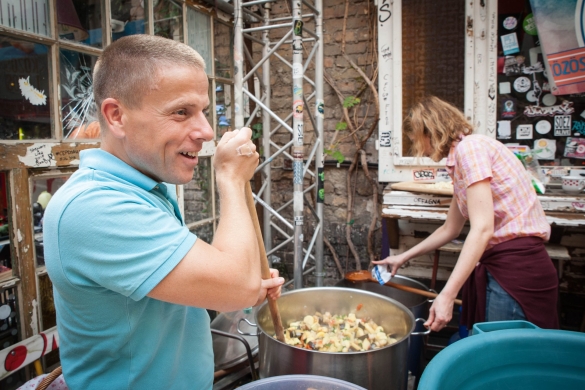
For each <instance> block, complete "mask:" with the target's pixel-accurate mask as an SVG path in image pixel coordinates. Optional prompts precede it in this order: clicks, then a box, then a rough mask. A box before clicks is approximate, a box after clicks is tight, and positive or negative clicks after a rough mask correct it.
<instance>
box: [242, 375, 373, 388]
mask: <svg viewBox="0 0 585 390" xmlns="http://www.w3.org/2000/svg"><path fill="white" fill-rule="evenodd" d="M238 389H239V390H252V389H253V390H307V389H315V390H366V389H364V388H363V387H361V386H358V385H354V384H353V383H349V382H346V381H342V380H340V379H335V378H329V377H326V376H320V375H280V376H273V377H270V378H264V379H260V380H257V381H254V382H250V383H248V384H246V385H244V386H242V387H238Z"/></svg>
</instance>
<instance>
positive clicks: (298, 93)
mask: <svg viewBox="0 0 585 390" xmlns="http://www.w3.org/2000/svg"><path fill="white" fill-rule="evenodd" d="M293 95H294V97H295V99H299V98H302V96H303V88H301V87H299V86H298V85H293Z"/></svg>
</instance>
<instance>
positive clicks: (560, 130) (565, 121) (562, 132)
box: [554, 115, 571, 137]
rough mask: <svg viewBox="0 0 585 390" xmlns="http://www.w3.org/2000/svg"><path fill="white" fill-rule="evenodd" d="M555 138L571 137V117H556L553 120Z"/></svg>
mask: <svg viewBox="0 0 585 390" xmlns="http://www.w3.org/2000/svg"><path fill="white" fill-rule="evenodd" d="M554 124H555V137H566V136H569V135H571V115H557V116H555V118H554Z"/></svg>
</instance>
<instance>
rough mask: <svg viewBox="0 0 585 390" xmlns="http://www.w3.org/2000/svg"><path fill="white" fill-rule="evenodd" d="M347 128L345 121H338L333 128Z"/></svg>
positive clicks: (339, 129)
mask: <svg viewBox="0 0 585 390" xmlns="http://www.w3.org/2000/svg"><path fill="white" fill-rule="evenodd" d="M346 129H347V122H339V123H337V124H336V125H335V130H337V131H341V130H346Z"/></svg>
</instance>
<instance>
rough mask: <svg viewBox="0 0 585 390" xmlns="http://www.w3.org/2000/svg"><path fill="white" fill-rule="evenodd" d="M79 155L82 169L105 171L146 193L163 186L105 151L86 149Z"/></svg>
mask: <svg viewBox="0 0 585 390" xmlns="http://www.w3.org/2000/svg"><path fill="white" fill-rule="evenodd" d="M79 155H80V160H81V161H80V163H79V168H80V169H82V168H90V169H96V170H100V171H104V172H107V173H109V174H111V175H113V176H116V177H119V178H121V179H124V180H126V181H128V182H130V183H132V184H134V185H135V186H137V187H140V188H142V189H144V190H146V191H151V190H152V189H153V188H154V187H156V186H157V185H159V184H161V183H159V182H157V181H155V180H153V179H151V178H150V177H148V176H146V175H145V174H143V173H142V172H140V171H138V170H137V169H135V168H133V167H131V166H130V165H128V164H127V163H125V162H124V161H122V160H120V159H119V158H118V157H116V156H114V155H113V154H111V153H108V152H106V151H105V150H102V149H98V148H95V149H85V150H82V151H81V152H80V154H79ZM165 195H166V194H165Z"/></svg>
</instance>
